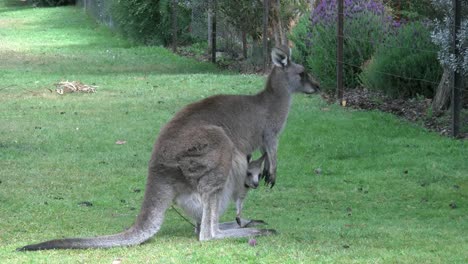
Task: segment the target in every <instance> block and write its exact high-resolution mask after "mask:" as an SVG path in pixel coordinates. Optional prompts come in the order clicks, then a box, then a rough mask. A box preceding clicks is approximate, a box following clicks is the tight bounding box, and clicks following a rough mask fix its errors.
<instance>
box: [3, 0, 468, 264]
mask: <svg viewBox="0 0 468 264" xmlns="http://www.w3.org/2000/svg"><path fill="white" fill-rule="evenodd" d="M14 2H15V1H11V0H10V1H5V2H2V3H0V80H1V82H0V262H1V263H112V262H113V261H116V260H118V259H120V260H121V263H467V262H468V250H467V248H468V161H467V158H468V144H467V142H466V141H460V140H453V139H450V138H444V137H441V136H439V135H437V134H436V133H432V132H428V131H426V130H425V129H424V128H421V127H419V126H418V125H416V124H411V123H408V122H406V121H404V120H400V119H398V118H396V117H394V116H392V115H390V114H385V113H381V112H378V111H371V112H364V111H355V110H352V109H349V108H342V107H339V106H336V105H327V104H326V103H325V102H323V101H322V100H321V99H320V98H319V97H318V96H305V95H297V96H296V97H295V99H294V103H293V106H292V109H291V113H290V116H289V119H288V124H287V126H286V128H285V130H284V133H283V134H282V136H281V139H280V145H279V153H278V162H279V164H278V166H279V167H278V178H277V182H276V185H275V187H274V188H273V189H269V188H265V187H261V188H260V189H259V190H255V191H252V192H250V194H249V197H248V199H247V201H246V204H245V212H244V216H246V217H250V218H254V219H263V220H265V221H266V222H268V223H269V225H268V228H274V229H276V230H277V231H278V232H279V234H278V235H276V236H269V237H260V238H258V239H257V245H256V246H255V247H252V246H250V245H249V244H248V243H247V241H248V239H247V238H244V239H229V240H221V241H210V242H203V243H200V242H198V241H197V239H196V236H195V235H194V233H193V229H192V226H191V225H190V224H189V223H187V222H186V221H185V220H184V219H182V218H181V217H180V216H179V215H178V214H177V213H176V212H175V211H174V209H169V210H168V211H167V213H166V218H165V222H164V224H163V226H162V229H161V230H160V232H159V233H158V234H157V235H156V236H155V237H154V238H153V239H151V240H150V241H149V242H148V243H145V244H143V245H139V246H134V247H128V248H113V249H105V250H103V249H93V250H52V251H41V252H16V251H15V249H16V248H17V247H20V246H24V245H26V244H30V243H34V242H39V241H43V240H47V239H52V238H60V237H76V236H79V237H84V236H94V235H103V234H111V233H115V232H120V231H122V230H123V229H125V228H127V227H129V226H130V225H131V224H132V223H133V221H134V220H135V216H136V215H137V214H138V210H139V207H140V204H141V201H142V197H143V193H144V186H145V177H146V170H147V163H148V160H149V157H150V152H151V148H152V144H153V142H154V140H155V138H156V137H157V134H158V131H159V129H160V128H161V126H162V125H164V124H165V123H166V122H167V121H168V120H169V119H170V118H171V117H172V116H173V115H174V113H175V112H176V111H177V110H178V109H180V108H181V107H183V106H184V105H186V104H188V103H190V102H193V101H196V100H199V99H201V98H205V97H207V96H210V95H214V94H218V93H230V94H251V93H255V92H257V91H259V90H260V89H262V87H263V85H264V81H265V77H263V76H258V75H236V74H233V73H229V72H224V71H220V70H217V69H216V68H215V67H214V66H212V65H210V64H206V63H199V62H196V61H193V60H190V59H187V58H182V57H178V56H176V55H173V54H171V53H170V52H169V51H168V50H166V49H164V48H160V47H141V46H137V45H134V44H132V43H129V42H128V41H126V40H124V39H122V38H120V37H118V36H115V35H114V34H113V33H112V32H109V31H108V30H107V29H105V28H103V27H101V26H99V25H96V24H95V23H94V22H92V21H91V20H90V19H89V18H88V17H87V16H86V15H85V14H84V13H83V12H82V10H81V9H79V8H75V7H64V8H44V9H39V8H28V7H24V6H14V5H9V3H14ZM64 80H69V81H74V80H79V81H81V82H83V83H86V84H91V85H96V86H97V92H96V93H93V94H78V93H76V94H66V95H58V94H57V93H55V92H53V90H54V89H55V86H54V84H55V83H57V82H60V81H64ZM119 140H120V141H125V142H126V143H125V144H116V142H117V141H119ZM234 217H235V212H234V210H233V208H232V209H231V210H229V211H228V212H227V213H226V214H225V216H224V217H223V220H234ZM116 262H118V261H116Z"/></svg>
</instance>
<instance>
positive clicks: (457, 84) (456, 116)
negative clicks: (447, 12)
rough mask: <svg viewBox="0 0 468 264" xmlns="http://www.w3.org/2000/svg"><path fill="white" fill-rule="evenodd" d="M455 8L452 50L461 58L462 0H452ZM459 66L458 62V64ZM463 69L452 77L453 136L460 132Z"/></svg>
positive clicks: (454, 72) (456, 56)
mask: <svg viewBox="0 0 468 264" xmlns="http://www.w3.org/2000/svg"><path fill="white" fill-rule="evenodd" d="M452 4H453V10H454V24H453V42H452V51H453V54H454V55H455V58H456V59H458V58H460V50H459V49H458V47H457V31H458V29H459V28H460V27H461V14H460V12H461V2H460V0H452ZM456 67H457V68H458V64H457V65H456ZM460 71H461V69H457V70H454V71H453V75H452V76H453V77H452V136H453V137H457V136H458V134H459V132H460V108H461V100H460V95H461V89H462V76H461V72H460Z"/></svg>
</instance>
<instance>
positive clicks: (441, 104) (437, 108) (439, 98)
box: [432, 68, 451, 113]
mask: <svg viewBox="0 0 468 264" xmlns="http://www.w3.org/2000/svg"><path fill="white" fill-rule="evenodd" d="M450 75H451V74H450V70H449V69H446V68H444V74H443V75H442V78H441V80H440V82H439V86H437V91H436V94H435V96H434V100H433V101H432V111H434V113H439V112H441V111H443V110H446V109H448V106H449V105H450V104H449V102H450V94H451V89H450Z"/></svg>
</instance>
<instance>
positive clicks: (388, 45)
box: [359, 22, 443, 97]
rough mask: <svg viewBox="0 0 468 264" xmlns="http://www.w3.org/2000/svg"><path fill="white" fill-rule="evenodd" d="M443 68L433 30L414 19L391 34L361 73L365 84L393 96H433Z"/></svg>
mask: <svg viewBox="0 0 468 264" xmlns="http://www.w3.org/2000/svg"><path fill="white" fill-rule="evenodd" d="M442 72H443V70H442V68H441V66H440V65H439V62H438V61H437V47H436V46H435V45H434V44H433V43H432V42H431V34H430V30H429V29H428V27H427V26H426V25H424V23H421V22H412V23H408V24H406V25H402V26H401V27H400V28H399V29H398V30H397V32H396V34H393V35H389V38H388V39H387V40H386V42H385V43H383V44H382V45H380V46H379V48H378V49H377V51H376V53H375V55H374V57H373V58H372V60H371V61H370V62H369V64H368V65H367V66H366V67H365V68H364V70H363V72H362V73H361V74H360V76H359V77H360V79H361V81H362V84H363V85H364V86H365V87H368V88H370V89H377V90H381V91H383V92H384V93H386V94H387V95H390V96H392V97H415V96H417V95H422V96H425V97H433V95H434V92H435V89H436V88H437V84H438V81H439V80H440V77H441V76H442ZM400 76H403V77H400Z"/></svg>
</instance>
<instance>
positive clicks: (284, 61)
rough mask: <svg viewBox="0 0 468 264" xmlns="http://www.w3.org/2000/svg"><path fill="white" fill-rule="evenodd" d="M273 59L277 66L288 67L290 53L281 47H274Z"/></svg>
mask: <svg viewBox="0 0 468 264" xmlns="http://www.w3.org/2000/svg"><path fill="white" fill-rule="evenodd" d="M271 61H272V62H273V64H274V65H275V66H278V67H286V66H288V54H287V53H286V52H284V51H283V50H281V49H278V48H273V50H272V51H271Z"/></svg>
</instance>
